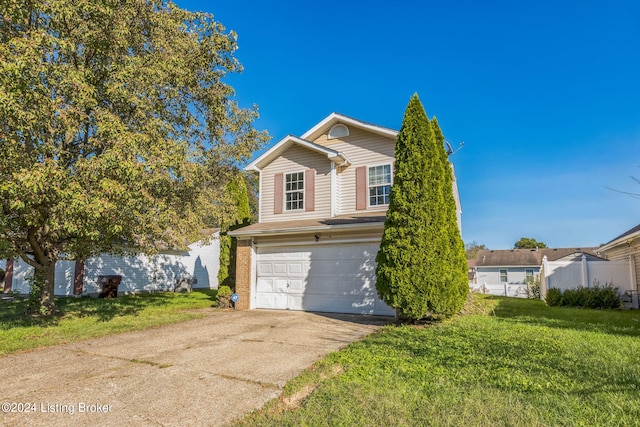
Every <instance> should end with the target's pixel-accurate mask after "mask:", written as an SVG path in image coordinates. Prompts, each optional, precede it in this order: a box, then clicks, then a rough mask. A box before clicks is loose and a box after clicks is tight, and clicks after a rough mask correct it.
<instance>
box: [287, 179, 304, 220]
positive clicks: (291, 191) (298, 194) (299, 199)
mask: <svg viewBox="0 0 640 427" xmlns="http://www.w3.org/2000/svg"><path fill="white" fill-rule="evenodd" d="M284 181H285V191H284V193H285V197H286V198H285V209H286V210H288V211H293V210H296V209H304V172H294V173H288V174H285V177H284Z"/></svg>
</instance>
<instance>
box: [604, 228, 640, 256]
mask: <svg viewBox="0 0 640 427" xmlns="http://www.w3.org/2000/svg"><path fill="white" fill-rule="evenodd" d="M638 236H640V224H638V225H636V226H635V227H633V228H632V229H630V230H627V231H625V232H624V233H622V234H621V235H619V236H618V237H615V238H613V239H612V240H610V241H609V242H607V243H605V244H604V245H602V246H601V247H600V248H599V249H598V250H599V251H600V252H602V251H606V250H608V249H611V248H613V247H614V246H617V245H619V244H620V243H624V242H626V241H627V240H629V239H633V238H634V237H638Z"/></svg>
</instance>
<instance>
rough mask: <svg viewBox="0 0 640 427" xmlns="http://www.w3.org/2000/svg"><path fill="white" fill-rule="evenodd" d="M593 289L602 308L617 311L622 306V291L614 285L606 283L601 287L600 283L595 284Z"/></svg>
mask: <svg viewBox="0 0 640 427" xmlns="http://www.w3.org/2000/svg"><path fill="white" fill-rule="evenodd" d="M593 289H594V292H595V294H596V295H597V299H598V303H599V305H600V307H601V308H608V309H616V308H620V307H621V306H622V300H621V299H620V289H618V288H617V287H616V286H613V283H609V282H605V284H604V286H600V284H599V283H598V282H594V284H593Z"/></svg>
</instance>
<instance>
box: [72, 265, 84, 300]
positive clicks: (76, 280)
mask: <svg viewBox="0 0 640 427" xmlns="http://www.w3.org/2000/svg"><path fill="white" fill-rule="evenodd" d="M83 283H84V261H82V260H80V261H76V267H75V271H74V272H73V294H74V295H82V285H83Z"/></svg>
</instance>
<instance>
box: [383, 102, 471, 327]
mask: <svg viewBox="0 0 640 427" xmlns="http://www.w3.org/2000/svg"><path fill="white" fill-rule="evenodd" d="M443 143H444V139H443V137H442V132H441V131H440V128H439V126H438V123H437V121H436V120H435V119H434V121H433V122H431V121H429V119H428V117H427V114H426V112H425V110H424V108H423V106H422V104H421V103H420V100H419V99H418V96H417V95H414V96H413V97H412V98H411V101H410V102H409V105H408V106H407V109H406V111H405V114H404V119H403V122H402V128H401V129H400V132H399V133H398V140H397V143H396V149H395V157H396V162H395V167H394V182H393V186H392V188H391V195H390V202H389V210H388V211H387V219H386V221H385V226H384V233H383V236H382V242H381V244H380V251H379V252H378V256H377V258H376V261H377V263H378V266H377V269H376V274H377V278H378V279H377V282H376V288H377V290H378V293H379V295H380V297H381V298H382V299H383V300H384V301H385V302H386V303H387V304H389V305H390V306H392V307H394V308H396V309H397V310H398V311H399V313H400V315H401V316H402V317H404V318H409V319H420V318H422V317H424V316H425V315H427V314H429V313H432V314H439V315H452V314H454V313H456V312H457V311H459V310H460V309H461V308H462V306H463V305H464V301H465V296H466V292H468V284H467V280H466V260H465V255H464V246H463V243H462V239H461V238H460V231H459V229H458V226H457V219H456V206H455V200H454V198H453V190H452V179H453V178H452V169H451V167H450V165H449V162H448V160H447V155H446V152H445V150H444V144H443ZM461 261H462V262H461ZM463 263H464V265H463Z"/></svg>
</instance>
